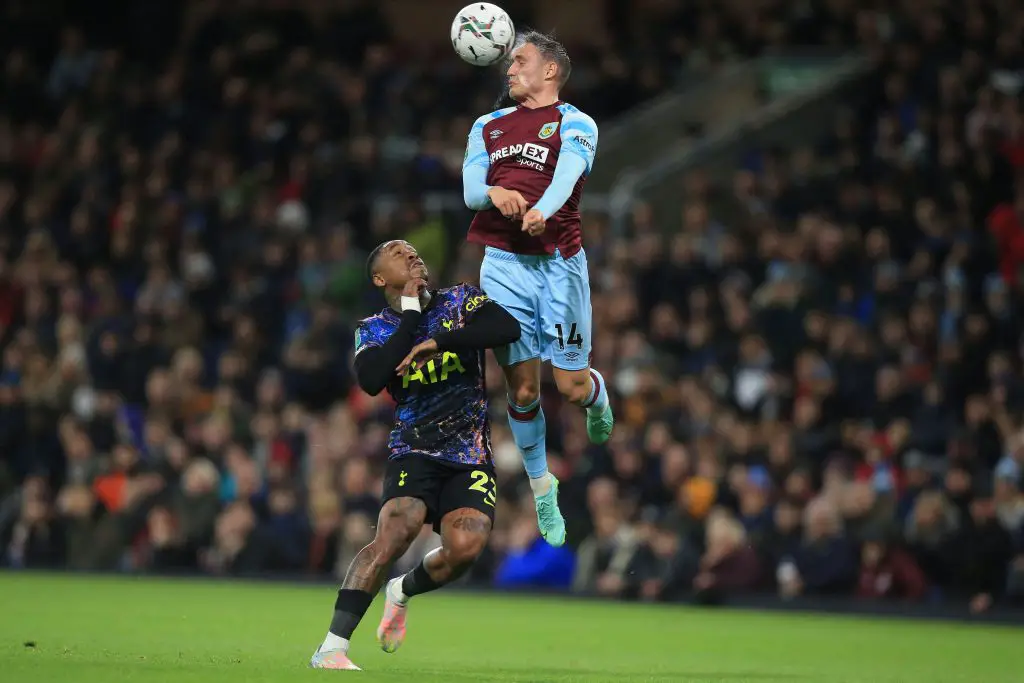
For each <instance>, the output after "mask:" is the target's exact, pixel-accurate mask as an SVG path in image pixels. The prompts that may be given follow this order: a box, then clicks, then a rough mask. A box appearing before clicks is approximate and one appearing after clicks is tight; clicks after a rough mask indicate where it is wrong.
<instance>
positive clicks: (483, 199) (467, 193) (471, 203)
mask: <svg viewBox="0 0 1024 683" xmlns="http://www.w3.org/2000/svg"><path fill="white" fill-rule="evenodd" d="M488 119H490V116H481V117H480V118H478V119H477V120H476V121H474V122H473V127H472V128H470V129H469V140H468V141H467V142H466V156H465V158H464V159H463V160H462V198H463V199H464V200H465V202H466V207H467V208H469V209H472V210H473V211H484V210H486V209H489V208H491V206H493V204H491V199H490V197H488V196H487V191H488V190H490V189H491V188H490V187H489V186H488V185H487V169H488V167H489V166H490V161H489V160H488V158H487V145H486V144H485V143H484V125H485V124H486V123H487V121H488Z"/></svg>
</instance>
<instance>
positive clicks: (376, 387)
mask: <svg viewBox="0 0 1024 683" xmlns="http://www.w3.org/2000/svg"><path fill="white" fill-rule="evenodd" d="M387 380H388V378H384V377H380V376H377V373H375V374H374V375H373V376H371V375H370V373H368V372H357V374H356V384H358V385H359V388H360V389H362V390H363V391H364V392H365V393H367V394H369V395H370V396H376V395H377V394H379V393H380V392H382V391H384V389H386V388H387V385H388V381H387Z"/></svg>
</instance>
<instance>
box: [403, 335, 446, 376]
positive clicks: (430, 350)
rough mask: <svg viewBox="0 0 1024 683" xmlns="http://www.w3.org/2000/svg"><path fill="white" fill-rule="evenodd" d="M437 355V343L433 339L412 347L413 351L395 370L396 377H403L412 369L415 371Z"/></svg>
mask: <svg viewBox="0 0 1024 683" xmlns="http://www.w3.org/2000/svg"><path fill="white" fill-rule="evenodd" d="M436 355H437V342H436V341H434V340H433V339H428V340H427V341H425V342H420V343H419V344H417V345H416V346H414V347H412V351H410V352H409V355H407V356H406V357H405V358H404V359H403V360H402V362H401V363H399V364H398V367H397V368H395V374H396V375H402V374H404V373H405V371H406V370H407V369H408V368H409V367H412V369H413V370H415V369H416V368H417V366H419V365H420V364H422V363H425V362H426V361H427V360H429V359H431V358H433V357H434V356H436Z"/></svg>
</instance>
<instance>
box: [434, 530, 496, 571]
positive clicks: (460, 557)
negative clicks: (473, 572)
mask: <svg viewBox="0 0 1024 683" xmlns="http://www.w3.org/2000/svg"><path fill="white" fill-rule="evenodd" d="M443 545H444V551H445V555H447V559H448V562H449V564H451V565H452V566H455V567H466V566H469V565H471V564H473V563H474V562H476V559H477V558H478V557H480V554H481V553H482V552H483V551H484V548H486V547H487V535H486V534H481V533H470V532H458V533H454V534H450V535H449V536H448V537H447V538H445V539H444V544H443Z"/></svg>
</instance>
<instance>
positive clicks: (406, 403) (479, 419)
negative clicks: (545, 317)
mask: <svg viewBox="0 0 1024 683" xmlns="http://www.w3.org/2000/svg"><path fill="white" fill-rule="evenodd" d="M487 300H488V299H487V295H486V294H484V293H483V291H482V290H480V289H478V288H476V287H473V286H471V285H466V284H460V285H456V286H455V287H449V288H447V289H440V290H437V291H436V292H434V294H433V298H432V299H431V301H430V303H429V304H428V305H427V308H426V310H425V311H424V312H423V317H422V318H421V319H420V326H419V329H418V330H417V333H416V343H417V344H419V343H420V342H423V341H426V340H427V339H430V338H431V337H433V336H434V335H435V334H437V333H439V332H443V331H447V330H456V329H459V328H461V327H462V326H464V325H465V324H466V323H467V322H468V321H469V320H471V319H472V317H473V314H474V311H476V310H477V309H479V308H480V306H482V305H483V303H484V302H485V301H487ZM400 321H401V318H400V315H399V313H397V312H395V311H394V310H393V309H391V308H386V309H384V310H383V311H381V312H380V313H378V314H377V315H374V316H371V317H369V318H366V319H365V320H363V321H361V322H360V323H359V326H358V327H357V328H356V342H355V352H356V354H358V353H360V352H362V351H364V350H365V349H368V348H372V347H374V346H381V345H382V344H384V343H385V342H386V341H387V340H388V337H390V336H391V335H392V334H393V333H394V331H395V330H396V329H397V328H398V324H399V322H400ZM484 367H485V366H484V352H483V350H479V351H473V352H471V353H461V354H456V353H452V352H450V351H445V352H444V353H443V354H442V355H441V356H440V357H438V358H436V359H434V360H432V361H430V362H428V363H427V364H426V365H425V366H423V367H420V368H419V369H418V370H413V369H412V368H409V369H408V370H406V372H405V374H404V375H403V376H401V377H398V376H396V377H395V378H394V379H393V380H391V383H390V384H389V385H388V393H390V394H391V396H392V398H394V400H395V402H396V403H397V404H398V405H397V406H396V407H395V426H394V429H392V430H391V438H390V440H389V442H388V446H389V448H390V450H391V454H390V456H389V457H391V458H399V457H403V456H406V455H409V454H418V455H425V456H428V457H431V458H438V459H440V460H445V461H448V462H452V463H457V464H464V465H481V464H484V463H487V462H490V460H491V428H490V423H489V422H488V417H487V390H486V387H485V385H484Z"/></svg>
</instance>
